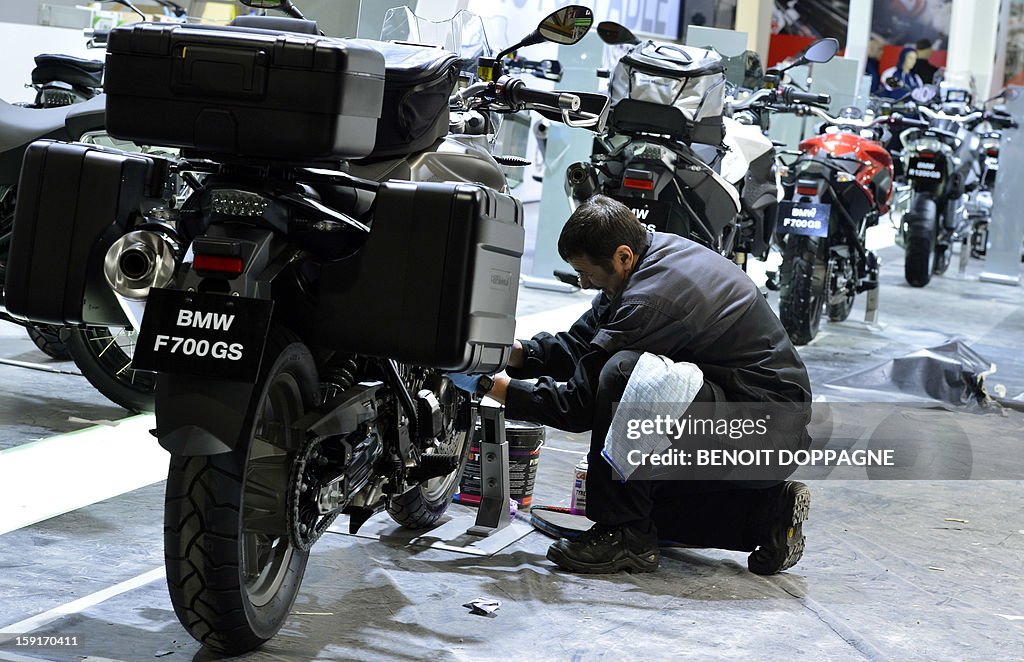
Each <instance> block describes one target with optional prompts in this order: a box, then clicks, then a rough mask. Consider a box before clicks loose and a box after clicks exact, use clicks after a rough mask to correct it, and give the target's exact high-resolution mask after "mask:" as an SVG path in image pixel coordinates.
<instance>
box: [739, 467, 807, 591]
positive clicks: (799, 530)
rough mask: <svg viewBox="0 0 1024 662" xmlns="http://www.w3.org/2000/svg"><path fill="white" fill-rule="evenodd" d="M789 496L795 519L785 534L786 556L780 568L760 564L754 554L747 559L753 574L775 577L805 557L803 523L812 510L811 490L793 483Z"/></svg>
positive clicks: (793, 518) (800, 484) (791, 521)
mask: <svg viewBox="0 0 1024 662" xmlns="http://www.w3.org/2000/svg"><path fill="white" fill-rule="evenodd" d="M788 489H789V492H790V493H789V495H788V496H790V497H791V498H792V501H791V504H792V505H791V506H790V509H791V511H792V513H793V517H792V519H791V520H790V523H789V526H788V527H787V530H786V532H785V537H786V541H785V545H786V556H785V557H784V558H783V559H782V562H781V563H780V564H778V567H773V564H760V563H759V562H758V560H757V559H756V558H755V555H756V554H757V552H754V553H752V554H751V555H750V556H749V557H748V559H747V567H748V568H749V569H750V571H751V572H753V573H755V574H758V575H774V574H775V573H777V572H782V571H783V570H788V569H789V568H792V567H793V566H794V565H796V564H797V562H799V561H800V559H801V558H802V557H803V555H804V545H805V538H804V533H803V523H804V522H806V521H807V515H808V514H809V513H810V510H811V490H810V488H808V487H807V486H806V485H804V484H803V483H791V484H790V486H789V488H788Z"/></svg>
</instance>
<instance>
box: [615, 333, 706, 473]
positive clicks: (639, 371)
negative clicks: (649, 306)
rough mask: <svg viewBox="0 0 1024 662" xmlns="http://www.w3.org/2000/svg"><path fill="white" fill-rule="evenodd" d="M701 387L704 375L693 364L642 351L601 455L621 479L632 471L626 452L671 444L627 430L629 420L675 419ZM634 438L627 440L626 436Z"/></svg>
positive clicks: (646, 451) (659, 448)
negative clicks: (658, 417)
mask: <svg viewBox="0 0 1024 662" xmlns="http://www.w3.org/2000/svg"><path fill="white" fill-rule="evenodd" d="M703 384H704V373H703V372H701V369H700V368H698V367H697V366H696V365H694V364H693V363H686V362H679V363H676V362H674V361H672V360H671V359H669V358H667V357H664V356H658V355H656V354H651V353H650V352H644V353H643V354H642V355H641V356H640V359H639V360H638V361H637V362H636V366H635V367H634V368H633V372H632V374H631V375H630V377H629V381H628V382H627V383H626V389H625V391H623V393H622V398H621V400H620V401H619V406H618V407H617V408H616V410H615V415H614V416H613V417H612V424H611V426H610V427H609V428H608V434H607V436H606V437H605V439H604V449H603V450H602V451H601V455H602V456H603V457H604V459H605V460H606V461H607V462H608V464H610V465H611V466H612V469H614V470H615V471H616V473H618V474H619V475H620V476H622V478H623V480H625V479H628V478H629V476H630V475H631V474H632V473H633V471H635V470H636V466H635V465H634V464H631V463H630V462H629V453H630V451H633V450H638V451H640V452H641V453H642V454H645V455H646V454H656V453H661V452H664V451H665V450H666V449H668V447H669V446H670V445H671V440H670V439H669V438H668V437H667V436H665V435H656V434H642V433H640V431H639V430H636V429H635V428H636V426H637V424H636V423H633V424H632V425H633V427H634V429H633V430H631V429H630V426H631V424H630V421H631V420H653V419H654V418H655V417H657V416H665V415H668V416H671V417H672V418H673V419H678V418H681V417H682V416H683V414H685V413H686V410H687V408H689V406H690V403H692V402H693V398H694V396H696V395H697V391H699V390H700V387H701V386H702V385H703ZM631 436H632V437H635V438H633V439H630V437H631Z"/></svg>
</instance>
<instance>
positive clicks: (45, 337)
mask: <svg viewBox="0 0 1024 662" xmlns="http://www.w3.org/2000/svg"><path fill="white" fill-rule="evenodd" d="M25 330H26V331H28V337H29V338H31V339H32V342H33V343H35V346H36V348H37V349H38V350H39V351H40V352H42V353H43V354H46V355H47V356H49V357H50V358H51V359H56V360H57V361H67V360H68V359H70V358H71V354H70V352H68V346H67V343H65V342H64V340H63V339H62V338H61V333H60V332H61V327H59V326H50V325H49V324H30V325H29V326H27V327H25Z"/></svg>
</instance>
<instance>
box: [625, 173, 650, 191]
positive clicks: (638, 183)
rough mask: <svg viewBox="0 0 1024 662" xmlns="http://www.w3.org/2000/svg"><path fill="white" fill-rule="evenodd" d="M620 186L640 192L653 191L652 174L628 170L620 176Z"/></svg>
mask: <svg viewBox="0 0 1024 662" xmlns="http://www.w3.org/2000/svg"><path fill="white" fill-rule="evenodd" d="M622 186H623V187H624V188H632V189H638V190H641V191H653V190H654V173H650V172H647V171H646V170H635V169H633V168H628V169H627V170H626V172H625V173H624V174H623V176H622Z"/></svg>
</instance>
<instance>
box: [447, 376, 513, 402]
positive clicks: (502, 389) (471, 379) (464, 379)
mask: <svg viewBox="0 0 1024 662" xmlns="http://www.w3.org/2000/svg"><path fill="white" fill-rule="evenodd" d="M483 377H484V375H466V374H463V373H461V372H449V373H448V379H450V380H452V384H454V385H455V388H457V389H459V390H460V391H465V392H466V393H469V394H470V395H478V396H480V397H483V396H485V395H486V396H487V397H489V398H491V399H493V400H497V401H498V402H499V403H501V404H505V397H506V396H507V395H508V384H509V382H510V381H512V380H511V379H509V378H508V376H507V375H505V374H500V375H495V376H494V377H493V378H492V383H491V388H489V389H488V390H487V392H486V393H480V392H479V389H480V380H481V379H482V378H483Z"/></svg>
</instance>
